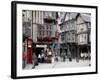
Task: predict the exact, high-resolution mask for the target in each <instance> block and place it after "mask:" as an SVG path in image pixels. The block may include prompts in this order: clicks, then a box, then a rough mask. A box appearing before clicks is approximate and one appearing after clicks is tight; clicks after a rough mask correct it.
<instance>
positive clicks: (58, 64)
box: [24, 59, 91, 69]
mask: <svg viewBox="0 0 100 80" xmlns="http://www.w3.org/2000/svg"><path fill="white" fill-rule="evenodd" d="M90 63H91V62H90V61H89V60H84V61H83V60H79V63H78V62H76V60H75V59H73V60H72V61H71V62H69V61H68V59H66V61H65V62H63V61H58V62H56V61H55V62H52V63H39V65H37V66H35V68H34V69H52V68H67V67H85V66H89V64H90ZM32 67H33V65H32V64H27V65H26V67H25V68H24V69H32Z"/></svg>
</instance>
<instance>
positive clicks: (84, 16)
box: [80, 14, 91, 22]
mask: <svg viewBox="0 0 100 80" xmlns="http://www.w3.org/2000/svg"><path fill="white" fill-rule="evenodd" d="M80 16H81V17H82V19H83V20H84V21H85V22H91V15H90V14H80Z"/></svg>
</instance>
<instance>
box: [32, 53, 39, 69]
mask: <svg viewBox="0 0 100 80" xmlns="http://www.w3.org/2000/svg"><path fill="white" fill-rule="evenodd" d="M32 63H33V67H32V68H35V66H36V65H38V60H37V56H36V55H35V52H33V60H32Z"/></svg>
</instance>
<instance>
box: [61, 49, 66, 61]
mask: <svg viewBox="0 0 100 80" xmlns="http://www.w3.org/2000/svg"><path fill="white" fill-rule="evenodd" d="M62 58H63V61H65V59H66V53H65V51H64V50H62Z"/></svg>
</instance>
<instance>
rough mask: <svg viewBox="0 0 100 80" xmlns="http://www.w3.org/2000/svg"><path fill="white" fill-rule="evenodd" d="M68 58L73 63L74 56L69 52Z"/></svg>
mask: <svg viewBox="0 0 100 80" xmlns="http://www.w3.org/2000/svg"><path fill="white" fill-rule="evenodd" d="M68 58H69V61H72V56H71V53H70V51H69V52H68Z"/></svg>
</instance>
